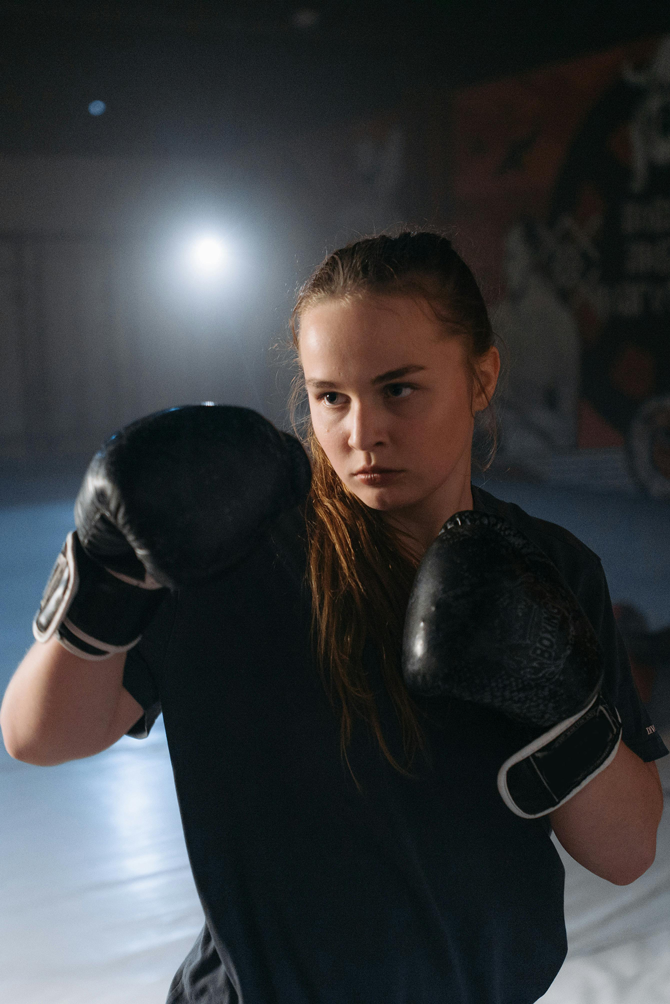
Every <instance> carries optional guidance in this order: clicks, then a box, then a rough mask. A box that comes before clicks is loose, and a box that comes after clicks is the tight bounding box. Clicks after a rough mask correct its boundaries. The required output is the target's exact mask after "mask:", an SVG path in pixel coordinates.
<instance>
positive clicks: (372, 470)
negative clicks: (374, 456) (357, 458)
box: [354, 465, 400, 476]
mask: <svg viewBox="0 0 670 1004" xmlns="http://www.w3.org/2000/svg"><path fill="white" fill-rule="evenodd" d="M359 474H400V470H399V469H398V468H397V467H377V466H375V465H373V466H372V467H359V468H358V470H357V471H354V475H356V476H358V475H359Z"/></svg>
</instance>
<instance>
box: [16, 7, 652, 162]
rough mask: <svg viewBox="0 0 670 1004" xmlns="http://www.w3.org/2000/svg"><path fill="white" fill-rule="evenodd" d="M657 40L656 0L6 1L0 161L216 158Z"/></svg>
mask: <svg viewBox="0 0 670 1004" xmlns="http://www.w3.org/2000/svg"><path fill="white" fill-rule="evenodd" d="M668 30H670V3H668V0H644V2H642V3H639V2H638V3H631V2H628V3H623V2H620V0H563V2H558V0H535V2H528V0H511V2H504V0H499V2H491V0H408V2H406V3H382V2H380V0H322V2H314V3H309V2H306V3H304V4H302V3H287V2H285V0H276V2H273V3H270V2H267V0H266V2H262V0H247V2H243V3H240V2H231V3H219V4H211V3H199V4H196V3H191V4H186V3H170V2H164V3H161V4H157V3H153V4H150V3H143V2H134V3H128V2H126V3H111V2H110V3H101V2H89V3H82V2H79V3H31V2H30V0H22V2H20V3H7V2H5V3H4V5H3V8H2V14H1V15H0V71H1V78H0V151H2V152H36V153H37V152H40V153H49V152H60V153H92V154H95V153H105V154H114V153H116V154H134V153H137V154H150V153H151V154H168V155H169V154H187V155H188V154H204V155H208V154H209V155H216V154H221V153H225V152H228V151H231V150H233V149H235V148H236V147H238V146H239V145H240V144H245V143H247V142H249V141H250V140H254V139H258V138H261V139H262V138H266V139H267V140H268V141H272V139H273V138H274V137H276V136H278V135H279V134H282V135H287V134H288V135H290V134H291V132H294V131H296V130H299V131H304V130H307V129H310V128H313V127H314V126H315V125H319V124H324V123H328V122H331V121H333V120H336V119H338V118H342V117H346V116H351V115H363V114H366V113H371V112H374V111H376V110H378V109H380V108H384V107H388V106H391V105H393V104H394V103H396V102H397V101H398V100H399V99H400V98H401V97H402V96H403V95H404V94H407V93H409V92H412V91H414V90H419V89H422V88H424V87H427V86H458V85H462V84H466V83H471V82H474V81H478V80H484V79H491V78H494V77H496V76H500V75H504V74H506V73H510V72H514V71H518V70H523V69H527V68H530V67H533V66H537V65H540V64H542V63H545V62H550V61H554V60H558V59H564V58H569V57H571V56H576V55H579V54H581V53H584V52H589V51H595V50H598V49H603V48H606V47H608V46H610V45H613V44H616V43H617V42H622V41H632V40H634V39H637V38H642V37H644V36H646V35H654V34H657V33H660V32H663V31H668ZM95 100H99V101H103V102H105V105H106V110H105V112H104V114H102V115H99V116H97V117H96V116H93V115H91V114H89V111H88V106H89V104H90V102H92V101H95Z"/></svg>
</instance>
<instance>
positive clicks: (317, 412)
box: [309, 403, 346, 468]
mask: <svg viewBox="0 0 670 1004" xmlns="http://www.w3.org/2000/svg"><path fill="white" fill-rule="evenodd" d="M309 410H310V415H311V418H312V429H313V430H314V435H315V436H316V438H317V440H318V441H319V445H320V446H321V449H322V450H323V452H324V453H325V454H326V456H327V457H328V459H329V460H330V462H331V464H332V465H333V467H335V468H336V466H337V457H338V455H341V454H342V453H343V452H344V443H345V439H346V437H344V436H343V433H342V430H341V428H340V427H339V426H338V423H337V422H336V421H335V420H334V419H333V417H332V416H331V415H328V414H327V413H326V414H324V409H322V408H320V407H319V406H318V404H315V405H312V404H311V403H310V409H309Z"/></svg>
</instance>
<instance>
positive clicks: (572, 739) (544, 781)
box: [498, 694, 621, 819]
mask: <svg viewBox="0 0 670 1004" xmlns="http://www.w3.org/2000/svg"><path fill="white" fill-rule="evenodd" d="M620 742H621V719H620V717H619V713H618V711H617V710H616V708H615V707H614V706H613V705H612V704H610V702H609V701H608V700H607V699H606V698H605V697H604V696H603V694H596V696H595V697H594V698H593V700H592V701H591V703H590V704H589V705H588V706H587V707H586V708H585V709H583V710H582V711H580V712H578V714H576V715H573V716H572V718H568V719H566V720H565V721H563V722H560V723H559V724H558V725H555V726H554V727H553V728H552V729H550V730H549V731H548V732H545V733H543V735H541V736H539V737H538V738H537V739H534V740H533V742H531V743H529V744H528V745H527V746H524V748H523V749H521V750H519V751H518V753H515V754H514V755H513V756H511V757H509V759H508V760H506V761H505V763H504V764H503V765H502V767H501V768H500V771H499V772H498V791H499V792H500V794H501V796H502V799H503V801H504V802H505V804H506V805H507V807H508V808H510V809H511V810H512V812H514V813H516V815H517V816H522V817H523V818H524V819H537V818H538V817H539V816H546V815H547V814H548V813H549V812H552V811H553V810H554V809H557V808H558V807H559V806H560V805H564V804H565V802H567V801H568V800H569V799H571V798H572V796H573V795H576V794H577V792H578V791H581V789H582V788H583V787H584V786H585V785H587V784H588V783H589V781H590V780H591V779H592V778H594V777H595V776H596V774H599V773H600V771H601V770H604V769H605V767H607V766H608V765H609V764H610V763H611V762H612V760H613V759H614V757H615V756H616V752H617V750H618V748H619V743H620Z"/></svg>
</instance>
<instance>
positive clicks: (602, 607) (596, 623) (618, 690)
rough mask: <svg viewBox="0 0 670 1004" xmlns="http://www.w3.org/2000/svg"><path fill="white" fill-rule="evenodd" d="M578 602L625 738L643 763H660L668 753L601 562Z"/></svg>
mask: <svg viewBox="0 0 670 1004" xmlns="http://www.w3.org/2000/svg"><path fill="white" fill-rule="evenodd" d="M578 599H579V601H580V603H581V605H582V608H583V609H584V612H585V613H586V615H587V617H588V618H589V620H590V621H591V623H592V624H593V627H594V628H595V631H596V634H597V635H598V638H599V640H600V644H601V646H602V649H603V652H604V656H605V681H604V685H603V691H604V693H605V695H606V696H607V697H608V698H609V699H610V700H611V701H612V703H613V704H614V705H615V707H616V708H617V710H618V712H619V714H620V715H621V723H622V726H623V734H622V738H623V741H624V742H625V744H626V746H628V747H629V749H631V750H632V751H633V753H636V754H637V755H638V756H639V757H640V759H641V760H645V761H650V760H658V758H659V757H662V756H666V755H667V753H668V750H667V749H666V747H665V743H664V742H663V740H662V739H661V737H660V736H659V735H658V733H657V732H656V727H655V725H654V724H653V722H652V721H651V719H650V717H649V715H648V713H647V710H646V708H645V707H644V705H643V704H642V701H641V700H640V697H639V695H638V692H637V689H636V687H635V684H634V682H633V675H632V673H631V669H630V663H629V661H628V654H627V652H626V647H625V645H624V642H623V639H622V637H621V635H620V633H619V629H618V628H617V625H616V621H615V620H614V612H613V610H612V601H611V599H610V594H609V589H608V588H607V580H606V578H605V572H604V570H603V567H602V565H601V563H600V561H599V560H598V561H595V560H594V561H593V563H592V564H590V567H589V569H588V571H587V572H586V574H585V575H584V577H583V579H582V582H581V583H580V589H579V591H578Z"/></svg>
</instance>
